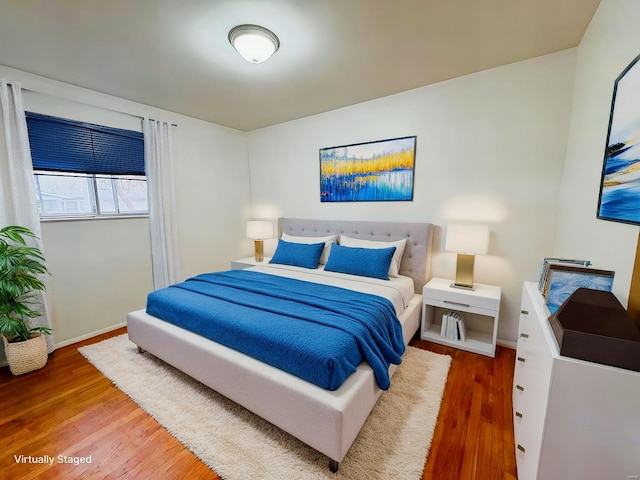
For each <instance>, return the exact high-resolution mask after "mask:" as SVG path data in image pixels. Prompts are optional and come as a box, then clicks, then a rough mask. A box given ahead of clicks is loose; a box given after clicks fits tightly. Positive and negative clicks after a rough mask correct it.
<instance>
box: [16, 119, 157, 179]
mask: <svg viewBox="0 0 640 480" xmlns="http://www.w3.org/2000/svg"><path fill="white" fill-rule="evenodd" d="M26 117H27V128H28V130H29V143H30V144H31V158H32V160H33V168H34V170H48V171H56V172H75V173H89V174H107V175H144V174H145V172H144V137H143V135H142V132H136V131H133V130H124V129H120V128H112V127H105V126H102V125H94V124H92V123H85V122H78V121H75V120H67V119H65V118H59V117H52V116H49V115H42V114H39V113H32V112H26Z"/></svg>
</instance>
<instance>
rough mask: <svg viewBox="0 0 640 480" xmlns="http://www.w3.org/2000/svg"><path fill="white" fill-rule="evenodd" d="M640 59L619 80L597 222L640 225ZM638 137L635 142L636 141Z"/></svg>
mask: <svg viewBox="0 0 640 480" xmlns="http://www.w3.org/2000/svg"><path fill="white" fill-rule="evenodd" d="M639 61H640V55H638V56H637V57H636V58H635V59H634V60H633V61H632V62H631V63H630V64H629V65H628V66H627V67H626V68H625V69H624V70H623V71H622V73H621V74H620V75H619V76H618V78H616V81H615V84H614V87H613V98H612V100H611V113H610V115H609V128H608V131H607V142H606V145H605V153H604V161H603V165H602V175H601V180H600V193H599V196H598V210H597V218H599V219H601V220H609V221H614V222H621V223H628V224H631V225H640V96H639V95H638V92H640V63H639ZM634 137H635V138H634Z"/></svg>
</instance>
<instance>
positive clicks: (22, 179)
mask: <svg viewBox="0 0 640 480" xmlns="http://www.w3.org/2000/svg"><path fill="white" fill-rule="evenodd" d="M0 110H1V112H0V113H1V114H2V116H1V120H0V228H1V227H4V226H7V225H21V226H23V227H27V228H28V229H29V230H31V231H32V232H33V233H34V234H36V235H37V236H38V239H37V240H33V241H31V242H30V244H31V245H32V246H34V247H38V248H39V249H40V250H41V251H42V252H43V253H45V257H46V252H45V251H44V248H43V245H42V240H40V238H41V237H42V235H41V229H40V216H39V214H38V206H37V203H36V192H35V183H34V178H33V165H32V163H31V149H30V148H29V135H28V132H27V120H26V118H25V115H24V107H23V105H22V91H21V89H20V84H19V83H15V82H14V83H12V84H11V85H9V84H7V82H6V80H4V79H0ZM43 281H44V282H45V285H46V284H47V278H43ZM38 297H39V298H38V300H39V301H40V302H41V306H40V311H41V312H43V314H42V316H40V317H38V318H34V319H31V320H30V322H31V325H32V326H34V327H49V328H51V316H50V315H49V307H48V305H47V302H46V297H45V294H44V292H39V293H38ZM54 334H55V332H54ZM45 339H46V340H47V347H48V350H49V353H51V352H52V351H53V350H54V349H55V347H54V341H53V336H52V335H45Z"/></svg>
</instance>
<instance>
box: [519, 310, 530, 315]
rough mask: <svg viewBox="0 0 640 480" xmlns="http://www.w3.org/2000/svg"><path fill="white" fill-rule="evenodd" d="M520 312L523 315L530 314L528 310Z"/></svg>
mask: <svg viewBox="0 0 640 480" xmlns="http://www.w3.org/2000/svg"><path fill="white" fill-rule="evenodd" d="M520 313H521V314H522V315H529V312H527V311H526V310H520Z"/></svg>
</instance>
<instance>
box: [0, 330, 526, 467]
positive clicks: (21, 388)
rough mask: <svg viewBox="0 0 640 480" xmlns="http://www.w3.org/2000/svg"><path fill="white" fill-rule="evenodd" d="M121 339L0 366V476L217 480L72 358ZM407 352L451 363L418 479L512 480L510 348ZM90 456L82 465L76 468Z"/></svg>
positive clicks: (86, 366)
mask: <svg viewBox="0 0 640 480" xmlns="http://www.w3.org/2000/svg"><path fill="white" fill-rule="evenodd" d="M124 332H125V330H124V329H120V330H116V331H114V332H111V333H110V334H105V335H101V336H98V337H95V338H93V339H91V340H87V341H84V342H82V343H81V344H76V345H70V346H68V347H64V348H61V349H59V350H57V351H56V352H54V353H53V354H52V355H51V356H50V358H49V362H48V364H47V366H46V367H45V368H44V369H42V370H39V371H37V372H33V373H30V374H26V375H23V376H20V377H14V376H12V375H11V373H10V372H9V369H8V368H2V369H0V392H1V393H0V477H2V478H7V479H20V480H28V479H47V480H49V479H65V480H70V479H76V478H82V479H85V478H86V479H94V478H95V479H114V480H116V479H118V480H120V479H136V480H137V479H144V480H146V479H156V480H173V479H176V480H183V479H189V480H198V479H203V480H204V479H207V480H208V479H217V478H219V477H218V476H216V475H215V473H213V472H211V470H209V469H208V468H207V467H206V466H205V465H204V464H203V463H202V462H200V461H199V460H198V459H197V458H196V457H195V456H194V455H193V454H192V453H191V452H190V451H188V450H186V449H185V448H184V447H183V446H182V445H181V444H180V443H179V442H178V441H177V440H176V439H175V438H173V437H172V436H171V435H170V434H169V433H168V432H167V431H166V430H165V429H164V428H162V427H161V426H160V425H159V424H158V423H157V422H156V421H155V420H153V419H152V418H151V417H149V415H147V414H146V413H145V412H144V411H143V410H141V409H140V408H139V407H138V406H137V405H136V404H135V403H134V402H133V401H132V400H130V399H129V398H128V397H127V396H126V395H124V394H123V393H122V392H120V390H118V389H117V388H116V387H114V386H113V385H112V384H111V382H110V381H109V380H107V379H106V378H105V377H103V376H102V374H100V373H99V372H98V371H97V370H96V369H95V368H94V367H93V366H92V365H91V364H90V363H89V362H87V361H86V360H85V359H84V357H82V355H80V354H79V353H78V351H77V348H78V347H79V346H81V345H87V344H90V343H94V342H96V341H100V340H104V339H105V338H108V337H110V336H113V335H118V334H121V333H124ZM412 345H414V346H416V347H419V348H424V349H427V350H431V351H435V352H438V353H446V354H449V355H451V356H452V357H453V362H452V365H451V370H450V372H449V377H448V380H447V386H446V389H445V394H444V398H443V401H442V407H441V410H440V415H439V418H438V424H437V426H436V431H435V434H434V438H433V443H432V446H431V451H430V453H429V455H428V458H427V463H426V466H425V469H424V474H423V477H422V478H423V480H426V479H443V480H444V479H452V480H472V479H473V480H493V479H515V478H516V466H515V453H514V440H513V423H512V416H511V382H512V378H513V365H514V356H515V355H514V351H513V350H511V349H508V348H502V347H498V350H497V354H496V358H495V359H492V358H487V357H483V356H480V355H476V354H472V353H467V352H463V351H460V350H456V349H453V348H448V347H443V346H440V345H436V344H433V343H429V342H424V341H421V340H414V341H413V342H412ZM20 455H23V456H25V457H29V456H30V457H32V459H31V460H32V461H33V460H34V458H33V457H40V458H42V457H44V456H45V455H48V456H49V457H51V458H52V459H54V462H53V463H54V464H53V466H49V465H48V464H36V463H20V462H19V460H20V458H19V457H20ZM58 456H64V457H68V460H69V461H75V462H76V463H78V464H77V465H74V464H73V463H59V462H58ZM89 456H91V459H90V460H91V463H90V464H87V463H80V461H81V460H82V459H83V458H84V459H86V458H87V457H89ZM25 460H26V461H27V462H28V461H29V459H28V458H27V459H25ZM301 480H303V479H301ZM372 480H374V479H372ZM399 480H402V479H399Z"/></svg>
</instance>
